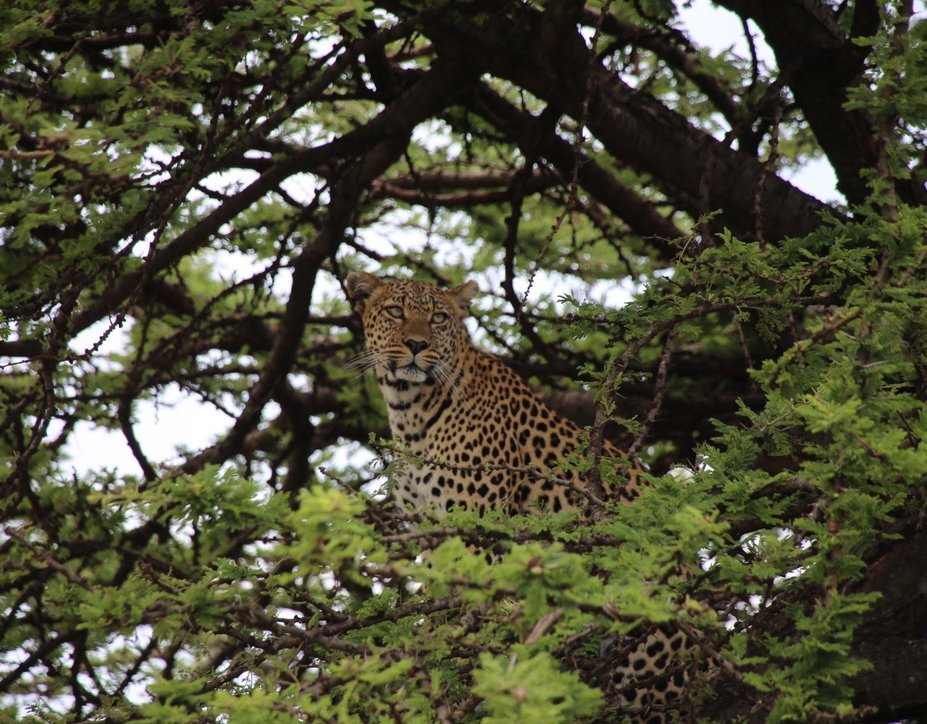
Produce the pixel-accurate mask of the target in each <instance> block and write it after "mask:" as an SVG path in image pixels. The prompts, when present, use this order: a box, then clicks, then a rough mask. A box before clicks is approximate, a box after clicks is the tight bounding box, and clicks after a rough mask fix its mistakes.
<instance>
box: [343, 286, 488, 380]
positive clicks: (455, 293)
mask: <svg viewBox="0 0 927 724" xmlns="http://www.w3.org/2000/svg"><path fill="white" fill-rule="evenodd" d="M345 282H346V286H347V292H348V298H349V299H350V300H351V302H352V304H353V305H354V310H355V311H356V312H357V313H358V314H359V315H360V316H361V319H362V320H363V322H364V335H365V336H366V339H367V353H366V354H365V355H362V356H361V357H360V358H359V364H356V366H360V367H364V368H367V367H374V368H375V369H376V370H377V374H378V376H379V375H381V374H382V375H384V376H385V378H386V379H388V380H389V379H393V380H404V381H405V382H407V383H409V384H422V383H424V382H426V381H429V380H433V381H437V382H439V383H442V384H447V385H448V386H453V384H454V381H455V380H456V378H457V371H458V370H459V369H460V366H461V363H462V361H463V356H464V355H465V354H466V353H467V351H468V350H469V349H470V348H471V346H472V343H471V342H470V336H469V334H468V333H467V329H466V327H465V326H464V324H463V320H464V318H465V317H466V316H467V315H468V314H469V312H470V302H471V301H472V300H473V297H474V296H476V294H477V292H478V291H479V288H478V287H477V285H476V282H472V281H469V282H467V283H465V284H462V285H461V286H459V287H455V288H453V289H442V288H440V287H437V286H435V285H433V284H427V283H425V282H418V281H410V280H402V281H394V282H386V281H384V280H382V279H380V278H379V277H377V276H375V275H374V274H369V273H367V272H351V273H350V274H348V276H347V279H346V280H345Z"/></svg>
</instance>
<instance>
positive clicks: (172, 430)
mask: <svg viewBox="0 0 927 724" xmlns="http://www.w3.org/2000/svg"><path fill="white" fill-rule="evenodd" d="M677 4H678V3H677ZM919 4H920V3H919ZM679 24H680V26H681V27H685V28H686V29H687V31H688V32H689V34H690V37H691V38H692V39H693V40H694V42H695V43H696V44H697V45H699V46H701V47H707V48H710V49H711V50H713V51H714V52H715V53H722V52H725V51H730V50H733V51H734V52H737V53H738V54H740V55H746V53H747V44H746V41H745V39H744V37H743V29H742V27H741V24H740V20H739V19H738V18H737V17H736V16H735V15H734V14H732V13H729V12H727V11H725V10H721V9H718V8H716V7H714V6H713V5H712V4H711V3H710V2H708V0H695V2H692V3H691V5H690V6H689V7H687V8H683V9H681V11H680V23H679ZM754 38H755V39H756V43H757V48H758V53H759V55H760V57H761V58H767V59H770V61H771V59H772V57H773V54H772V51H771V50H770V49H769V47H768V46H767V45H766V43H765V42H763V40H762V36H761V34H760V33H759V32H756V30H755V28H754ZM786 178H788V180H790V181H791V182H792V183H793V184H795V185H796V186H798V187H799V188H801V189H803V190H805V191H807V192H808V193H810V194H812V195H814V196H816V197H817V198H819V199H821V200H823V201H833V200H839V199H841V197H840V195H839V194H838V192H837V191H836V186H835V177H834V173H833V170H832V169H831V167H830V165H829V164H828V163H827V162H826V161H823V160H820V161H814V162H811V163H807V164H803V166H802V168H801V169H800V170H798V171H797V172H796V173H795V174H794V175H792V176H786ZM237 263H238V262H236V261H234V260H233V259H230V260H229V261H227V262H226V264H227V269H226V271H227V274H228V275H233V274H236V273H239V274H240V275H244V274H246V273H247V271H246V270H244V269H238V270H236V264H237ZM619 292H620V290H619ZM543 293H545V290H544V284H543V281H541V283H537V284H536V285H535V287H534V288H533V294H532V296H534V294H543ZM284 294H285V290H284ZM609 301H612V302H613V301H614V300H611V299H610V300H609ZM103 329H105V324H101V325H96V326H94V327H91V328H90V329H88V330H86V331H85V332H84V334H83V335H81V337H80V338H78V340H76V342H75V344H74V349H75V351H78V352H80V351H83V349H85V348H88V347H90V346H92V345H93V344H95V343H96V341H97V339H98V338H99V335H100V334H101V332H102V330H103ZM122 341H123V336H122V335H121V334H120V333H114V334H112V335H110V337H109V338H108V339H107V340H106V341H105V343H104V344H103V347H102V348H101V350H100V352H101V354H105V353H112V352H116V351H118V350H119V348H120V346H121V344H122ZM134 412H135V419H136V421H137V426H136V435H137V436H138V438H139V441H140V444H141V446H142V448H143V450H144V452H145V454H146V456H147V457H148V459H149V460H152V461H158V462H161V463H163V464H166V465H170V464H172V463H176V462H179V460H180V457H179V456H178V455H177V449H178V447H182V448H186V449H187V450H193V451H195V450H199V449H201V448H203V447H206V446H208V445H210V444H211V443H213V442H214V440H215V437H216V436H217V435H219V434H220V433H221V432H222V431H224V430H225V429H226V428H227V427H228V426H229V424H230V422H231V420H230V419H229V418H228V417H227V416H226V415H224V414H222V413H220V412H218V411H217V410H216V409H215V408H214V407H212V406H211V405H206V404H203V403H201V402H199V401H197V400H196V399H193V398H192V397H191V396H190V395H188V394H187V393H184V392H182V391H181V390H179V389H178V388H176V387H173V386H170V387H168V388H166V389H165V390H164V391H163V392H162V394H160V395H159V397H158V399H157V400H156V401H152V402H145V403H141V404H139V405H137V406H136V409H135V411H134ZM274 414H275V408H274V404H273V403H270V406H269V407H268V410H267V411H266V413H265V415H266V416H269V417H273V416H274ZM68 453H69V454H70V457H71V461H70V464H71V466H73V468H74V469H75V470H76V472H77V473H78V474H80V473H82V472H85V471H87V470H92V469H100V468H101V467H106V468H110V469H115V470H117V471H119V472H120V473H124V474H134V475H138V474H139V472H140V471H139V468H138V464H137V463H136V461H135V459H134V458H133V457H132V454H131V452H130V451H129V449H128V446H127V445H126V443H125V440H124V438H123V436H122V435H121V434H120V433H118V432H114V431H107V430H104V429H102V428H100V427H98V426H96V425H90V424H87V423H82V424H79V425H78V427H77V428H76V429H75V432H74V434H73V435H72V437H71V442H70V443H69V445H68ZM101 458H102V459H104V460H105V464H103V465H101V462H100V460H101Z"/></svg>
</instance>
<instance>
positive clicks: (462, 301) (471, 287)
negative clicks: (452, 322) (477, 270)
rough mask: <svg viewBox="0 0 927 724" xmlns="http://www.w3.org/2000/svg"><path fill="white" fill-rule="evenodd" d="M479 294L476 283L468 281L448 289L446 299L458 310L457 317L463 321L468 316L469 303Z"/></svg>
mask: <svg viewBox="0 0 927 724" xmlns="http://www.w3.org/2000/svg"><path fill="white" fill-rule="evenodd" d="M479 293H480V288H479V286H477V283H476V282H475V281H473V280H470V281H469V282H465V283H463V284H461V285H460V286H459V287H454V288H453V289H448V290H447V297H448V300H449V301H450V302H451V304H452V305H454V306H455V307H456V308H457V309H458V310H459V311H458V316H459V317H460V318H461V319H463V318H464V317H466V316H467V315H468V314H470V302H472V301H473V298H474V297H475V296H476V295H477V294H479Z"/></svg>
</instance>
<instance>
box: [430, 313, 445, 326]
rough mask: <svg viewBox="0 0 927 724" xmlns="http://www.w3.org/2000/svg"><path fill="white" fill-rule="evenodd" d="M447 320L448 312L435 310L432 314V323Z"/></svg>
mask: <svg viewBox="0 0 927 724" xmlns="http://www.w3.org/2000/svg"><path fill="white" fill-rule="evenodd" d="M446 321H447V312H435V313H434V314H432V315H431V323H432V324H444V322H446Z"/></svg>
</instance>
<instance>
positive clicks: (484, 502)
mask: <svg viewBox="0 0 927 724" xmlns="http://www.w3.org/2000/svg"><path fill="white" fill-rule="evenodd" d="M345 288H346V292H347V296H348V299H349V301H350V302H351V304H352V306H353V309H354V311H355V312H356V313H357V314H358V315H359V316H360V318H361V321H362V324H363V330H364V336H365V340H366V351H365V352H363V353H362V354H361V355H359V356H358V357H357V358H356V359H355V360H354V363H353V366H355V367H359V368H361V369H372V370H373V372H374V375H375V377H376V380H377V383H378V385H379V387H380V390H381V392H382V395H383V398H384V400H385V402H386V410H387V416H388V419H389V426H390V431H391V434H392V436H393V438H394V440H395V442H396V444H397V445H399V446H401V448H403V449H404V450H405V451H407V452H408V453H410V454H411V456H413V457H414V458H415V459H416V460H417V461H418V464H415V465H411V464H410V465H406V466H404V467H403V468H402V469H401V470H400V472H399V473H398V474H397V475H395V476H394V478H395V480H394V484H393V487H392V490H391V493H392V496H393V498H394V500H395V501H396V503H397V504H398V505H399V506H401V507H403V508H411V509H413V510H431V511H434V512H436V513H438V514H439V515H440V514H444V513H446V512H447V511H450V510H452V509H454V508H458V507H459V508H463V509H467V510H476V511H478V512H479V513H480V514H481V515H483V514H485V513H486V512H487V511H489V510H496V509H501V510H504V511H505V512H507V513H509V514H512V515H522V514H526V513H532V512H533V513H544V512H550V513H561V512H575V513H579V514H581V515H582V514H585V513H586V512H587V511H588V508H589V505H590V499H592V500H595V499H596V498H595V496H594V495H593V494H591V493H590V492H589V480H588V478H584V477H583V476H581V475H580V473H578V472H577V466H575V465H567V464H565V463H564V461H565V460H568V459H570V458H571V456H574V455H581V454H583V453H584V451H585V450H586V449H587V448H588V447H589V445H588V442H589V435H588V433H585V432H584V431H583V430H582V429H581V428H580V427H579V426H578V425H576V424H575V423H574V422H573V421H572V420H569V419H567V418H565V417H564V416H562V415H560V414H559V413H558V412H556V411H555V410H553V409H551V408H550V407H549V406H548V405H546V404H545V403H544V402H543V401H542V400H541V399H540V398H539V397H538V396H537V395H536V394H535V393H534V391H533V390H532V389H531V388H530V387H529V385H528V384H527V383H526V382H525V381H524V380H523V379H522V378H521V377H520V376H519V375H518V374H516V373H515V372H514V371H513V370H512V369H511V368H510V367H509V366H508V365H506V364H505V363H504V362H503V361H502V360H501V359H499V358H498V357H497V356H495V355H493V354H491V353H489V352H486V351H484V350H482V349H480V348H479V347H477V346H476V345H475V344H474V343H473V341H472V340H471V338H470V334H469V332H468V330H467V327H466V325H465V322H464V320H465V319H466V318H467V317H468V316H469V314H470V307H471V302H472V301H473V300H474V298H475V297H476V295H477V294H478V293H479V287H478V285H477V284H476V282H474V281H472V280H471V281H467V282H465V283H464V284H462V285H460V286H456V287H453V288H443V287H439V286H437V285H434V284H431V283H427V282H422V281H417V280H409V279H401V280H385V279H383V278H381V277H379V276H377V275H375V274H372V273H370V272H366V271H352V272H350V273H349V274H348V275H347V276H346V278H345ZM602 459H603V460H614V461H619V462H618V463H617V464H619V465H621V466H622V467H621V468H620V470H625V471H631V473H632V474H628V475H627V476H626V480H625V481H624V483H622V484H620V485H611V486H608V487H606V488H605V492H606V493H607V495H608V497H609V498H610V499H611V500H619V501H621V502H623V503H626V504H631V503H633V501H634V500H635V499H636V498H637V497H638V496H639V494H640V485H641V484H640V480H639V476H638V475H637V474H636V472H635V471H636V469H637V468H635V467H634V466H631V465H628V461H627V459H626V458H625V457H624V456H623V455H622V453H621V451H620V450H619V449H618V448H617V447H616V446H615V445H613V444H612V443H611V442H609V441H608V440H604V441H603V443H602ZM689 646H690V643H689V642H688V640H687V638H686V637H685V636H683V635H682V634H681V633H680V632H678V631H669V632H665V631H662V630H659V629H658V630H655V631H653V632H650V633H649V634H647V635H645V636H644V637H643V638H642V639H641V641H640V643H639V645H637V646H636V648H632V649H630V650H629V651H625V652H624V653H623V654H622V655H621V656H620V657H619V658H618V659H617V660H616V666H615V668H614V670H613V671H612V676H611V681H610V683H609V686H610V687H611V688H612V689H614V690H618V691H620V692H622V693H621V695H620V699H621V700H622V701H623V702H624V703H626V704H627V705H628V706H629V707H631V708H636V710H637V711H638V712H640V714H641V716H640V717H639V718H638V720H641V721H648V722H649V721H653V722H661V721H664V720H665V718H664V713H665V711H666V710H671V709H672V707H673V704H674V702H675V700H677V699H678V698H679V696H680V694H681V691H682V688H683V686H684V684H685V677H684V676H683V675H682V674H681V671H680V670H679V669H680V667H679V666H672V665H669V666H668V663H667V662H668V661H676V660H678V656H679V654H680V652H681V651H682V650H684V649H686V648H688V647H689ZM644 679H646V680H648V681H652V682H654V683H653V685H652V686H649V685H648V688H647V690H645V691H641V692H639V691H638V690H637V689H636V687H635V686H634V682H635V681H639V680H644Z"/></svg>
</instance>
